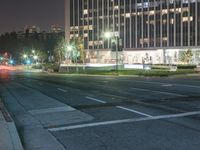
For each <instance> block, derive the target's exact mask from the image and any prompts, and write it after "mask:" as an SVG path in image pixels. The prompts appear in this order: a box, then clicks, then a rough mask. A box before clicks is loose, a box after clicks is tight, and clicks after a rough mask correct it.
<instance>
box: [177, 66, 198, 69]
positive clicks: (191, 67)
mask: <svg viewBox="0 0 200 150" xmlns="http://www.w3.org/2000/svg"><path fill="white" fill-rule="evenodd" d="M195 68H197V66H196V65H177V69H195Z"/></svg>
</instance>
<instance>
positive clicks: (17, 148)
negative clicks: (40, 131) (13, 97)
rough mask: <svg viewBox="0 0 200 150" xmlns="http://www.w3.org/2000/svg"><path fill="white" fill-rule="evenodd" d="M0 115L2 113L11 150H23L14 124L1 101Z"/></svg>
mask: <svg viewBox="0 0 200 150" xmlns="http://www.w3.org/2000/svg"><path fill="white" fill-rule="evenodd" d="M0 113H2V115H3V118H4V119H5V124H6V125H7V129H8V131H9V135H8V136H9V137H10V141H11V142H12V145H13V150H24V148H23V146H22V143H21V140H20V138H19V134H18V132H17V128H16V126H15V123H14V121H13V119H12V117H11V116H10V114H9V112H8V111H7V109H6V107H5V106H4V104H3V102H2V100H1V99H0Z"/></svg>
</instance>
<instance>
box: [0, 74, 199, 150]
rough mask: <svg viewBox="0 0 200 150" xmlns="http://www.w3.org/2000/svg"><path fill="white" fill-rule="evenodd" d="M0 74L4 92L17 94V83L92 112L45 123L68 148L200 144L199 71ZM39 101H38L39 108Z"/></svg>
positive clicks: (190, 149)
mask: <svg viewBox="0 0 200 150" xmlns="http://www.w3.org/2000/svg"><path fill="white" fill-rule="evenodd" d="M0 78H1V80H0V84H1V88H0V91H3V90H4V89H7V90H9V89H10V92H11V93H12V92H13V90H12V87H13V86H15V89H20V88H22V87H23V88H27V89H30V90H33V91H34V92H37V93H41V94H43V95H45V96H47V97H49V98H51V99H53V100H56V101H58V102H60V103H63V104H66V105H67V106H71V107H72V108H74V109H75V110H78V111H80V112H81V113H83V114H85V115H87V116H86V117H85V118H87V119H83V120H81V118H80V115H79V118H78V119H77V120H76V121H75V122H70V123H69V122H65V123H62V124H54V125H52V126H49V125H46V126H45V125H44V128H45V129H47V130H48V131H49V132H50V133H51V135H53V136H54V137H55V138H56V139H57V141H59V143H61V144H62V145H63V147H64V148H65V149H67V150H199V148H200V77H198V76H193V77H192V76H188V77H169V78H144V77H122V76H120V77H117V76H78V75H57V74H44V73H23V74H22V73H1V74H0ZM18 86H19V87H18ZM16 93H22V94H21V99H23V98H24V97H23V94H24V95H26V96H29V97H30V95H28V94H27V93H28V91H25V90H19V91H17V92H16ZM16 93H14V94H16ZM1 94H2V92H1ZM34 95H35V94H33V95H32V96H34ZM38 97H39V96H38ZM20 103H21V105H23V103H24V107H25V105H26V108H28V107H29V108H30V107H33V106H32V105H30V103H27V104H25V103H26V101H25V100H24V101H23V100H22V101H20ZM46 103H47V104H48V101H47V102H46ZM37 104H39V105H40V102H37ZM39 105H36V104H34V109H37V107H39ZM41 105H43V104H41ZM38 109H39V108H38ZM40 109H41V108H40ZM11 111H12V109H11ZM67 117H69V116H66V118H67Z"/></svg>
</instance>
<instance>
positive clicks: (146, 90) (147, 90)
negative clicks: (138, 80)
mask: <svg viewBox="0 0 200 150" xmlns="http://www.w3.org/2000/svg"><path fill="white" fill-rule="evenodd" d="M131 89H133V90H139V91H145V92H156V93H161V94H167V95H174V96H181V97H184V96H186V95H182V94H177V93H171V92H163V91H154V90H149V89H141V88H131Z"/></svg>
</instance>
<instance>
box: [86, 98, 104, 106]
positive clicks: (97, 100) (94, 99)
mask: <svg viewBox="0 0 200 150" xmlns="http://www.w3.org/2000/svg"><path fill="white" fill-rule="evenodd" d="M85 98H87V99H89V100H93V101H96V102H99V103H102V104H105V103H106V102H105V101H102V100H99V99H96V98H92V97H88V96H87V97H85Z"/></svg>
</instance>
